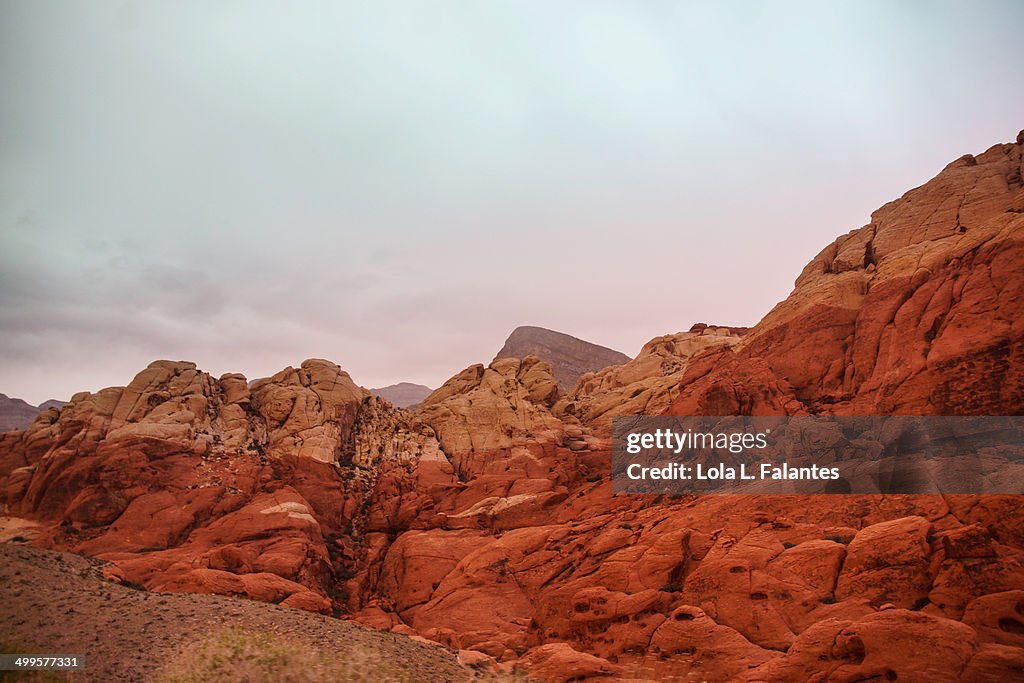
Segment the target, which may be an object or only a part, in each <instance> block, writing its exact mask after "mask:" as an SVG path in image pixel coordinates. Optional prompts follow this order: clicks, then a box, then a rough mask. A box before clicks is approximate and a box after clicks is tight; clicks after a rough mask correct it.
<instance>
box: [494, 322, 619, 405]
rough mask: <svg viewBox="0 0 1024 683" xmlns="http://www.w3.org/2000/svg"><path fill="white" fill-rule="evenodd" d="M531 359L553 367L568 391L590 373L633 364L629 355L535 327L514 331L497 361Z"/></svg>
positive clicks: (526, 326)
mask: <svg viewBox="0 0 1024 683" xmlns="http://www.w3.org/2000/svg"><path fill="white" fill-rule="evenodd" d="M529 355H535V356H539V357H540V358H541V359H542V360H545V361H547V362H548V363H550V364H551V367H552V370H553V372H554V375H555V379H556V380H557V381H558V386H560V387H561V388H562V389H565V390H568V389H572V388H573V387H574V386H575V385H576V382H577V381H578V380H579V378H580V377H582V376H583V375H584V374H586V373H588V372H597V371H598V370H602V369H604V368H606V367H608V366H609V365H621V364H622V363H627V362H629V360H630V358H629V356H627V355H626V354H624V353H621V352H619V351H616V350H614V349H609V348H608V347H606V346H600V345H599V344H594V343H592V342H588V341H585V340H583V339H579V338H577V337H573V336H572V335H569V334H565V333H564V332H556V331H555V330H549V329H547V328H544V327H536V326H533V325H522V326H520V327H517V328H515V329H514V330H512V334H510V335H509V336H508V339H506V340H505V345H504V346H503V347H501V350H500V351H498V354H497V355H496V356H495V357H494V359H495V360H498V359H499V358H525V357H526V356H529Z"/></svg>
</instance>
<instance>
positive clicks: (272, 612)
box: [0, 544, 471, 682]
mask: <svg viewBox="0 0 1024 683" xmlns="http://www.w3.org/2000/svg"><path fill="white" fill-rule="evenodd" d="M101 566H102V563H100V562H98V561H96V560H91V559H88V558H84V557H80V556H78V555H71V554H68V553H56V552H51V551H47V550H40V549H36V548H29V547H25V546H18V545H8V544H0V640H2V641H4V642H14V643H21V644H25V645H26V646H28V647H33V648H37V653H40V654H41V653H43V652H46V653H69V654H70V653H84V654H85V655H86V661H87V664H88V667H87V671H86V672H85V674H84V675H81V674H80V675H76V676H75V677H74V679H73V680H76V681H77V680H85V681H142V680H146V679H147V678H148V677H149V676H150V675H151V674H153V673H154V672H155V671H156V670H158V669H159V668H160V667H161V666H163V664H164V663H165V662H166V661H168V658H173V657H174V656H176V655H177V653H178V652H179V651H180V649H181V648H185V647H187V646H188V645H189V643H192V642H195V640H196V639H197V638H199V637H201V636H202V635H203V634H205V633H208V632H211V631H216V630H218V629H221V628H225V627H240V628H244V629H247V630H253V631H259V632H269V633H273V634H276V635H279V636H281V637H283V638H284V639H286V640H288V641H291V640H292V639H294V640H296V641H304V642H305V643H307V644H309V645H310V646H312V647H313V648H316V649H321V648H322V649H325V650H328V651H330V652H331V653H334V654H339V655H343V654H344V653H345V651H346V650H352V649H355V650H357V651H373V652H379V653H380V655H381V657H383V658H385V659H386V660H388V661H391V662H392V663H393V665H394V668H395V671H396V674H398V675H399V676H400V677H401V678H402V679H403V680H409V681H438V682H440V681H465V680H467V679H469V678H470V677H471V675H470V674H469V672H468V671H467V670H466V669H465V668H463V667H461V666H460V665H459V664H458V663H457V662H456V661H455V656H454V654H453V653H452V652H450V651H449V650H446V649H444V648H440V647H434V646H430V645H425V644H423V643H419V642H416V641H414V640H411V639H409V638H407V637H405V636H399V635H396V634H393V633H387V632H383V631H375V630H371V629H367V628H365V627H362V626H359V625H357V624H353V623H350V622H345V621H340V620H338V619H333V618H331V617H326V616H321V615H316V614H310V613H308V612H303V611H301V610H295V609H287V608H284V607H279V606H276V605H269V604H265V603H258V602H254V601H251V600H243V599H233V598H227V597H221V596H213V595H186V594H169V593H150V592H146V591H138V590H133V589H131V588H127V587H124V586H119V585H115V584H112V583H109V582H107V581H104V580H103V577H102V574H101Z"/></svg>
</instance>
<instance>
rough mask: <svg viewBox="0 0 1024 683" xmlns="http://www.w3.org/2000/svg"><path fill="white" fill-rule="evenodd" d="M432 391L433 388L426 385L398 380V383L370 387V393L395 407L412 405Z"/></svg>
mask: <svg viewBox="0 0 1024 683" xmlns="http://www.w3.org/2000/svg"><path fill="white" fill-rule="evenodd" d="M432 391H434V390H433V389H431V388H430V387H428V386H425V385H423V384H413V383H412V382H399V383H398V384H389V385H388V386H386V387H378V388H376V389H370V393H371V394H373V395H374V396H379V397H380V398H383V399H384V400H386V401H390V402H391V405H393V406H395V407H396V408H408V407H409V406H414V405H416V404H417V403H419V402H421V401H422V400H423V399H425V398H426V397H427V396H429V395H430V393H431V392H432Z"/></svg>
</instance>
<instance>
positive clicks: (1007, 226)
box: [672, 142, 1024, 415]
mask: <svg viewBox="0 0 1024 683" xmlns="http://www.w3.org/2000/svg"><path fill="white" fill-rule="evenodd" d="M1022 150H1024V145H1022V144H1021V143H1020V142H1017V143H1016V144H1001V145H995V146H993V147H991V148H990V149H988V150H987V151H985V152H984V153H983V154H979V155H977V156H973V155H966V156H964V157H962V158H960V159H958V160H957V161H954V162H953V163H951V164H949V165H948V166H947V167H946V168H945V169H943V171H942V172H941V173H940V174H939V175H938V176H936V177H935V178H934V179H932V180H931V181H929V182H928V183H926V184H925V185H922V186H921V187H918V188H916V189H913V190H910V191H909V192H907V193H906V194H904V195H903V196H902V197H900V198H899V199H897V200H894V201H892V202H889V203H888V204H886V205H885V206H883V207H882V208H880V209H879V210H877V211H875V212H874V213H873V214H872V215H871V222H870V223H868V224H867V225H865V226H864V227H862V228H860V229H858V230H854V231H852V232H850V233H849V234H847V235H844V236H843V237H840V238H839V239H837V240H836V241H835V242H833V243H832V244H831V245H829V246H828V247H826V248H825V249H824V250H822V251H821V253H819V254H818V255H817V256H816V257H815V258H814V259H813V260H812V261H811V263H809V264H808V265H807V266H806V267H805V268H804V270H803V272H802V273H801V274H800V277H799V278H797V281H796V287H795V289H794V290H793V293H792V294H790V296H789V297H787V298H786V300H785V301H783V302H781V303H780V304H778V305H777V306H776V307H775V308H774V309H773V310H772V311H771V312H770V313H768V315H766V316H765V318H764V319H763V320H762V321H761V322H760V323H758V324H757V326H755V327H754V328H753V329H752V330H751V331H750V332H749V334H747V335H745V336H744V337H743V341H742V343H740V344H737V345H735V346H733V347H731V348H730V349H728V350H724V349H723V350H721V352H720V353H719V354H717V355H716V356H714V358H713V360H712V359H708V361H707V362H706V363H704V364H698V365H697V366H695V367H694V369H693V371H692V372H690V373H688V374H687V375H686V376H685V377H684V380H683V383H684V385H686V386H685V388H684V390H683V391H682V392H680V396H679V397H677V399H676V402H675V404H674V406H673V408H672V411H673V412H676V413H691V412H694V411H700V410H701V409H702V406H703V405H705V404H707V403H708V402H709V401H716V400H723V401H725V402H726V404H728V405H737V406H739V407H740V409H741V410H742V409H744V408H745V407H748V408H749V409H752V410H762V409H763V410H767V411H772V410H775V409H777V408H779V407H782V408H784V409H785V410H786V411H787V412H794V411H800V410H805V411H807V412H811V413H836V414H881V415H885V414H892V413H903V414H911V415H930V414H974V415H983V414H991V415H1014V414H1021V413H1022V412H1024V344H1021V343H1020V340H1021V338H1022V336H1024V278H1021V276H1020V270H1021V264H1022V263H1024V185H1022V180H1021V177H1022ZM755 368H756V372H753V371H754V369H755ZM752 372H753V374H752ZM751 385H753V386H754V387H756V389H755V390H753V391H751V390H749V389H747V388H745V387H749V386H751ZM761 386H769V387H771V388H770V390H768V391H767V392H766V391H764V390H762V389H761ZM755 404H756V405H755Z"/></svg>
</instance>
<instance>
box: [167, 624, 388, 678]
mask: <svg viewBox="0 0 1024 683" xmlns="http://www.w3.org/2000/svg"><path fill="white" fill-rule="evenodd" d="M339 650H341V652H339V653H338V654H327V653H322V652H317V651H316V650H314V649H313V648H311V647H309V646H308V645H306V644H305V643H300V642H294V641H287V642H286V641H285V640H283V639H281V638H276V637H274V636H271V635H269V634H266V633H255V632H252V631H244V630H240V629H234V628H229V629H225V630H222V631H218V632H215V633H213V634H211V635H210V636H209V637H207V638H205V639H203V640H201V641H199V642H198V643H196V644H195V645H194V646H192V647H189V648H188V649H187V650H186V651H185V652H183V653H181V655H180V656H178V657H177V658H175V659H174V660H173V661H172V662H171V663H170V664H168V665H167V666H166V667H164V669H163V670H161V671H160V672H159V673H158V674H157V676H156V678H155V680H156V681H157V682H159V683H200V682H204V683H207V682H208V683H236V682H239V681H244V682H245V683H276V682H278V681H280V683H320V682H321V681H322V682H324V683H326V682H327V681H331V682H335V681H337V682H339V683H340V682H349V681H381V683H400V682H401V681H405V680H407V677H406V675H405V674H404V672H402V671H401V670H399V669H397V668H396V667H393V666H390V665H389V663H388V662H387V661H385V660H384V658H382V657H381V655H380V654H379V653H377V652H374V651H372V650H369V649H367V648H359V647H357V648H351V649H345V648H344V646H343V645H342V646H340V647H339Z"/></svg>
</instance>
